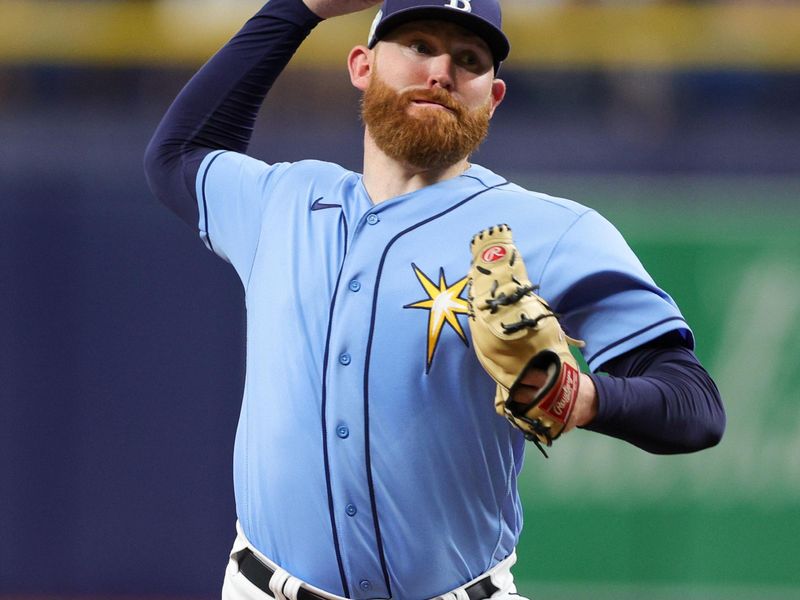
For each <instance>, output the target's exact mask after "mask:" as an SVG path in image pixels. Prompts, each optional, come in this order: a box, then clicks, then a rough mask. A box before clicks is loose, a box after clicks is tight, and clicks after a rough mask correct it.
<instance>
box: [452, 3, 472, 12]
mask: <svg viewBox="0 0 800 600" xmlns="http://www.w3.org/2000/svg"><path fill="white" fill-rule="evenodd" d="M447 6H449V7H450V8H457V9H458V10H463V11H464V12H472V2H471V0H449V2H448V3H447Z"/></svg>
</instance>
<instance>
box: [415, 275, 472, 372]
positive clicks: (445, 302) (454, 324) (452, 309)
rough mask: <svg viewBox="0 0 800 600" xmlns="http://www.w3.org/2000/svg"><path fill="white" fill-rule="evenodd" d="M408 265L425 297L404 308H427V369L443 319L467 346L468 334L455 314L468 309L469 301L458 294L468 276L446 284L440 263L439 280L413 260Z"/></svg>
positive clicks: (442, 326)
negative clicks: (436, 281)
mask: <svg viewBox="0 0 800 600" xmlns="http://www.w3.org/2000/svg"><path fill="white" fill-rule="evenodd" d="M411 267H412V268H413V269H414V274H415V275H416V276H417V280H418V281H419V283H420V285H421V286H422V289H423V290H425V293H426V294H427V295H428V297H427V298H425V299H424V300H418V301H416V302H412V303H411V304H406V305H405V306H404V307H403V308H421V309H424V310H427V311H429V312H428V352H427V358H426V362H425V373H429V372H430V370H431V363H433V355H434V354H435V352H436V347H437V346H438V344H439V337H440V336H441V335H442V329H443V328H444V325H445V323H447V324H448V325H450V327H451V328H452V329H453V330H454V331H455V332H456V333H457V334H458V337H460V338H461V341H462V342H464V344H465V345H466V346H469V342H468V341H467V336H466V334H465V333H464V329H463V328H462V327H461V323H459V321H458V316H457V315H466V314H468V313H469V305H468V304H467V301H466V300H465V299H464V298H462V297H461V294H462V293H463V292H464V288H466V287H467V277H464V278H463V279H459V280H458V281H457V282H455V283H454V284H453V285H447V281H446V279H445V276H444V269H443V268H441V267H440V268H439V282H438V284H437V283H434V282H433V281H432V280H431V279H430V278H429V277H428V276H427V275H425V273H423V272H422V271H421V270H420V269H419V267H417V265H415V264H414V263H411Z"/></svg>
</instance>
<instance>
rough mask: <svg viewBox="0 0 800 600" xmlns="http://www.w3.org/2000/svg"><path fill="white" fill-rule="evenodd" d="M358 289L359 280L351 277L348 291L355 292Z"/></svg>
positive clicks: (359, 287) (359, 285)
mask: <svg viewBox="0 0 800 600" xmlns="http://www.w3.org/2000/svg"><path fill="white" fill-rule="evenodd" d="M360 289H361V282H360V281H357V280H355V279H353V281H351V282H350V291H351V292H357V291H358V290H360Z"/></svg>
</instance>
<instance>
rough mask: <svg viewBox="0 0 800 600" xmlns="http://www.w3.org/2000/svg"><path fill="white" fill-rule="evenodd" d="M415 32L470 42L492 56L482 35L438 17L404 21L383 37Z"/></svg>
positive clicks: (390, 38) (389, 37)
mask: <svg viewBox="0 0 800 600" xmlns="http://www.w3.org/2000/svg"><path fill="white" fill-rule="evenodd" d="M414 34H423V35H426V36H432V37H436V38H439V39H441V40H443V41H459V42H462V43H469V44H472V45H475V46H477V47H479V48H480V49H482V50H484V51H485V52H486V53H488V54H489V55H490V56H491V50H490V49H489V45H488V44H487V43H486V42H485V41H484V39H483V38H482V37H481V36H479V35H477V34H476V33H473V32H472V31H470V30H469V29H467V28H465V27H462V26H461V25H458V24H456V23H452V22H450V21H440V20H436V19H424V20H419V21H409V22H408V23H403V24H402V25H398V26H397V27H395V28H394V29H392V31H390V32H389V33H387V34H386V35H385V36H383V39H385V40H387V41H390V40H392V39H396V38H401V37H407V36H413V35H414Z"/></svg>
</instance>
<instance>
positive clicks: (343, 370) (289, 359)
mask: <svg viewBox="0 0 800 600" xmlns="http://www.w3.org/2000/svg"><path fill="white" fill-rule="evenodd" d="M197 198H198V204H199V212H200V223H199V229H200V235H201V237H202V238H203V240H204V241H205V243H206V245H207V246H208V247H209V248H210V249H212V250H213V251H214V252H216V253H217V254H218V255H219V256H221V257H223V258H224V259H226V260H228V261H229V262H230V263H231V264H232V265H233V267H234V268H235V269H236V271H237V272H238V274H239V277H240V278H241V280H242V283H243V285H244V288H245V291H246V293H245V298H246V304H247V376H246V381H245V389H244V398H243V403H242V409H241V417H240V420H239V426H238V431H237V436H236V446H235V452H234V484H235V493H236V506H237V514H238V518H239V520H240V522H241V525H242V527H243V529H244V532H245V534H246V535H247V537H248V538H249V540H250V541H251V542H252V543H253V544H254V545H255V547H256V548H257V549H258V550H259V551H261V552H262V553H263V554H265V555H266V556H268V557H269V558H271V559H272V560H273V561H275V562H276V563H278V564H279V565H280V566H282V567H283V568H284V569H286V570H288V571H289V572H290V573H291V574H293V575H294V576H296V577H299V578H300V579H302V580H304V581H307V582H308V583H311V584H312V585H315V586H317V587H320V588H322V589H325V590H327V591H330V592H332V593H334V594H338V595H344V596H348V597H352V598H359V599H360V598H390V597H393V598H400V599H404V600H406V599H411V600H419V599H423V598H431V597H434V596H436V595H438V594H442V593H444V592H446V591H448V590H451V589H453V588H456V587H458V586H460V585H462V584H463V583H465V582H467V581H469V580H471V579H473V578H475V577H477V576H479V575H480V574H481V573H483V572H485V571H486V570H488V569H489V568H491V567H492V566H493V565H495V564H496V563H497V562H499V561H500V560H502V559H503V558H505V557H507V556H508V555H509V554H510V553H511V552H512V551H513V550H514V547H515V545H516V543H517V539H518V536H519V534H520V530H521V528H522V508H521V506H520V501H519V497H518V494H517V477H518V475H519V472H520V469H521V468H522V461H523V450H524V445H525V442H524V439H523V437H522V436H521V435H520V433H519V432H518V431H516V430H515V429H513V428H512V427H511V426H510V425H509V423H508V422H507V421H506V420H505V419H504V418H502V417H500V416H498V415H497V414H495V412H494V404H493V401H494V388H495V385H494V383H493V382H492V380H491V379H490V378H489V377H488V375H486V373H485V372H484V371H483V369H482V368H481V366H480V364H479V363H478V361H477V358H476V356H475V354H474V352H473V350H472V349H471V347H470V337H469V329H468V318H467V302H466V283H467V280H466V276H467V272H468V270H469V263H470V258H471V255H470V250H469V242H470V239H471V238H472V236H473V235H474V234H475V233H477V232H478V231H480V230H482V229H484V228H486V227H489V226H491V225H494V224H498V223H506V224H508V225H509V226H510V227H511V229H512V231H513V234H514V240H515V242H516V244H517V246H518V248H519V249H520V251H521V253H522V255H523V256H524V259H525V262H526V265H527V267H528V273H529V275H530V277H531V279H532V281H533V282H534V283H538V284H539V285H540V286H541V287H540V294H541V295H542V296H543V297H544V298H545V299H547V300H548V301H549V302H550V303H551V305H552V306H553V307H554V309H555V310H556V311H557V312H558V313H560V314H561V315H562V316H561V321H562V324H563V325H564V328H565V329H566V331H567V333H569V334H570V335H572V336H573V337H578V338H581V339H583V340H585V341H586V348H585V349H584V354H585V357H586V359H587V361H588V364H589V365H590V367H592V368H597V367H598V366H600V365H602V364H603V363H604V362H605V361H607V360H609V359H611V358H613V357H615V356H618V355H620V354H622V353H623V352H625V351H627V350H629V349H632V348H634V347H636V346H639V345H641V344H642V343H644V342H646V341H649V340H651V339H653V338H655V337H657V336H659V335H661V334H664V333H666V332H668V331H672V330H676V329H677V330H681V331H683V332H684V335H685V336H687V337H689V338H690V337H691V333H690V332H689V329H688V327H687V325H686V323H685V322H684V320H683V318H682V316H681V314H680V312H679V310H678V308H677V307H676V306H675V303H674V302H673V301H672V300H671V299H670V297H669V296H668V295H667V294H666V293H664V292H663V291H662V290H660V289H659V288H658V287H657V286H656V284H655V283H654V282H653V280H652V279H651V278H650V276H649V275H648V274H647V273H646V272H645V270H644V268H643V267H642V265H641V264H640V262H639V261H638V260H637V258H636V257H635V256H634V254H633V252H632V251H631V250H630V249H629V247H628V246H627V244H626V243H625V242H624V240H623V239H622V237H621V236H620V234H619V233H618V232H617V231H616V229H615V228H614V227H613V226H612V225H611V224H609V223H608V222H607V221H606V220H605V219H603V218H602V217H601V216H600V215H598V214H597V213H596V212H595V211H593V210H591V209H588V208H586V207H584V206H581V205H580V204H577V203H575V202H572V201H569V200H564V199H559V198H554V197H551V196H547V195H544V194H537V193H532V192H529V191H527V190H524V189H522V188H520V187H519V186H516V185H514V184H511V183H509V182H507V181H506V180H504V179H503V178H502V177H500V176H498V175H496V174H495V173H493V172H491V171H489V170H487V169H485V168H482V167H480V166H476V165H473V166H471V167H470V168H469V170H467V171H466V172H465V173H464V174H462V175H461V176H459V177H456V178H454V179H450V180H447V181H444V182H441V183H438V184H435V185H432V186H429V187H427V188H425V189H422V190H420V191H417V192H413V193H410V194H406V195H403V196H400V197H397V198H393V199H390V200H387V201H385V202H382V203H380V204H377V205H374V204H373V203H372V202H371V200H370V198H369V195H368V193H367V191H366V190H365V188H364V185H363V183H362V178H361V175H359V174H357V173H353V172H350V171H347V170H345V169H343V168H342V167H340V166H338V165H334V164H330V163H324V162H318V161H302V162H299V163H293V164H287V163H284V164H275V165H267V164H265V163H263V162H260V161H257V160H255V159H253V158H250V157H247V156H244V155H242V154H237V153H234V152H224V151H220V152H212V153H211V154H209V155H208V156H207V157H206V158H205V160H204V161H203V164H202V165H201V168H200V171H199V173H198V178H197Z"/></svg>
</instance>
